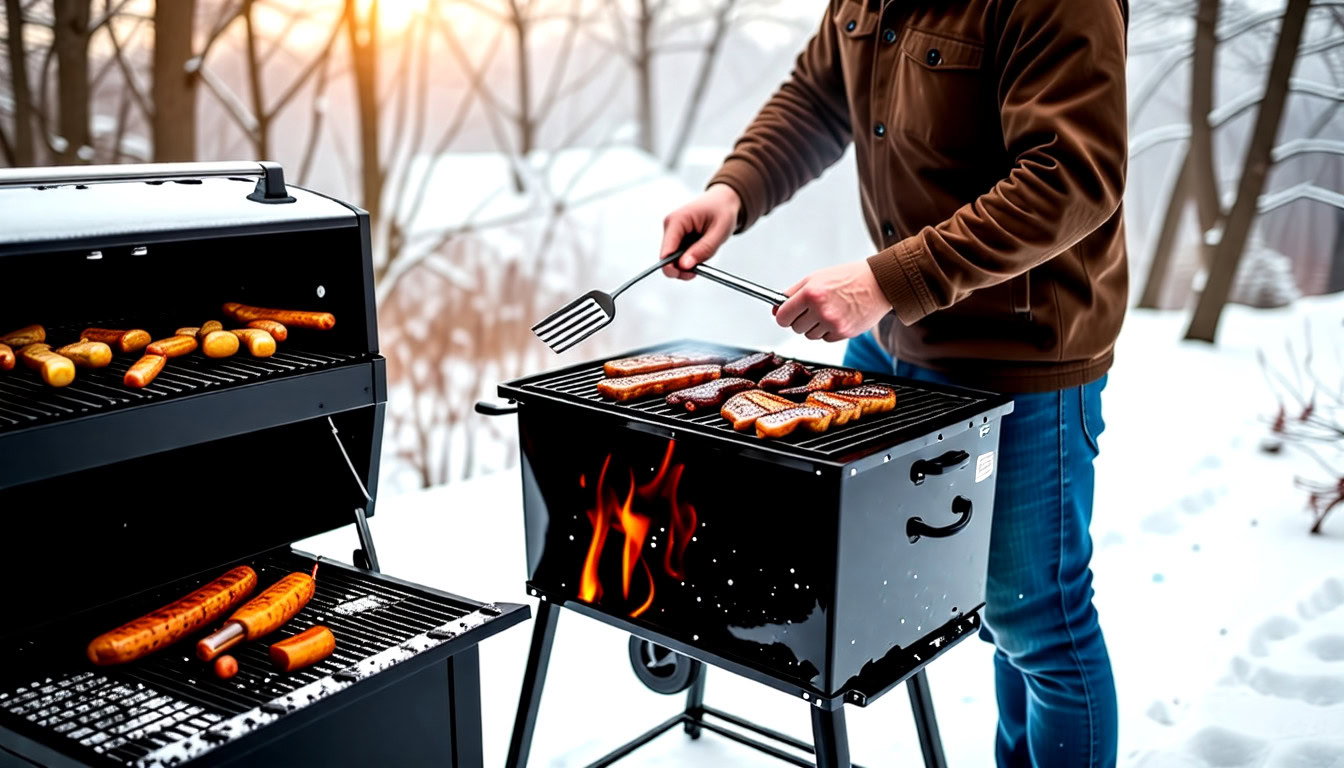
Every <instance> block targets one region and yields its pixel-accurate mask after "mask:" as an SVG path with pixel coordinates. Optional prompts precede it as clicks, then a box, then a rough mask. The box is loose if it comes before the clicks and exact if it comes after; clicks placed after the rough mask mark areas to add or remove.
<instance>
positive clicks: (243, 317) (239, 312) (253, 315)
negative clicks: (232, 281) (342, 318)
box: [224, 301, 336, 331]
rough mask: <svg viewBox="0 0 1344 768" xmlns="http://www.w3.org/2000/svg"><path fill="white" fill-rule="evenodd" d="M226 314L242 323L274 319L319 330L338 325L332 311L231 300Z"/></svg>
mask: <svg viewBox="0 0 1344 768" xmlns="http://www.w3.org/2000/svg"><path fill="white" fill-rule="evenodd" d="M224 314H226V315H228V316H229V317H231V318H233V319H234V320H237V321H238V322H240V323H250V322H252V321H253V320H274V321H276V322H277V323H283V324H284V325H285V326H287V327H289V328H312V329H313V330H317V331H326V330H330V329H331V328H332V327H333V326H335V325H336V316H335V315H333V314H331V313H330V312H300V311H298V310H293V309H266V308H265V307H249V306H248V305H246V304H239V303H237V302H234V301H231V302H229V303H228V304H225V305H224Z"/></svg>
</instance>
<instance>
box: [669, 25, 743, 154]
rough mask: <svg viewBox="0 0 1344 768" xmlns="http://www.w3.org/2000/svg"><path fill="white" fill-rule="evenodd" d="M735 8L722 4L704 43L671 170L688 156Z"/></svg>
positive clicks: (672, 148) (674, 146)
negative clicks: (687, 148) (693, 134)
mask: <svg viewBox="0 0 1344 768" xmlns="http://www.w3.org/2000/svg"><path fill="white" fill-rule="evenodd" d="M736 6H737V0H721V2H720V3H719V6H718V8H717V9H716V10H715V12H714V17H713V21H712V25H711V28H710V35H709V41H708V42H706V43H705V50H704V53H703V54H702V55H701V57H700V67H699V69H698V70H697V72H696V74H695V78H694V80H693V81H692V83H693V85H692V86H691V92H690V95H689V96H687V97H686V108H685V110H684V111H683V112H682V115H681V123H680V125H679V126H678V128H677V133H676V136H675V138H673V139H672V146H671V149H669V150H668V152H667V160H666V165H667V167H668V169H669V170H676V169H677V167H678V166H680V165H681V160H682V157H683V156H684V155H685V154H686V145H687V144H688V143H689V142H690V140H691V133H692V132H693V131H694V130H695V126H696V124H697V122H698V121H699V117H700V109H701V107H702V106H703V105H704V102H705V95H706V94H707V93H708V92H709V81H710V78H711V77H712V76H713V74H714V65H715V64H717V63H718V60H719V51H720V50H721V49H722V48H723V41H724V39H725V38H726V37H727V36H728V28H729V22H730V19H731V18H732V13H733V9H734V8H735V7H736Z"/></svg>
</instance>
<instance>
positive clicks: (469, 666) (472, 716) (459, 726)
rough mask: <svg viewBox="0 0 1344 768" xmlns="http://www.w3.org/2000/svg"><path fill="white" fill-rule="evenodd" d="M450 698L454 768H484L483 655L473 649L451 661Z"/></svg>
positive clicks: (449, 667) (449, 666) (449, 663)
mask: <svg viewBox="0 0 1344 768" xmlns="http://www.w3.org/2000/svg"><path fill="white" fill-rule="evenodd" d="M448 696H449V698H450V700H451V706H452V714H451V717H452V723H451V724H450V725H451V728H452V738H453V764H452V768H481V766H482V765H483V764H484V763H485V756H484V753H483V751H482V748H481V655H480V651H479V650H477V647H476V646H474V645H473V646H472V647H470V648H468V649H467V650H465V651H462V652H461V653H458V654H457V655H455V656H452V657H449V659H448Z"/></svg>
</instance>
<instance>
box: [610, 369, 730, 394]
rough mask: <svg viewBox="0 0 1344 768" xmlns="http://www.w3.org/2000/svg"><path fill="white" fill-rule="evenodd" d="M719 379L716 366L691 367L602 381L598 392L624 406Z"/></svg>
mask: <svg viewBox="0 0 1344 768" xmlns="http://www.w3.org/2000/svg"><path fill="white" fill-rule="evenodd" d="M719 375H720V369H719V366H717V365H691V366H687V367H685V368H671V369H668V370H664V371H655V372H653V373H639V374H635V375H634V376H622V377H620V378H614V379H603V380H601V381H599V382H597V391H598V392H600V393H601V394H602V396H603V397H607V398H611V399H612V400H616V401H618V402H625V401H627V400H634V399H635V398H637V397H644V396H645V395H661V394H663V393H664V392H675V391H676V390H679V389H686V388H687V387H693V386H695V385H697V384H703V383H705V382H706V381H711V380H713V379H717V378H719Z"/></svg>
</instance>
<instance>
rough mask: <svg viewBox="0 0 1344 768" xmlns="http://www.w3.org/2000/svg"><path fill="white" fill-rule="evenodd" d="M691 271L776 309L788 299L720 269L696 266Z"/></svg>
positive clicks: (702, 265)
mask: <svg viewBox="0 0 1344 768" xmlns="http://www.w3.org/2000/svg"><path fill="white" fill-rule="evenodd" d="M691 271H692V272H694V273H696V274H697V275H700V276H701V277H704V278H707V279H709V280H713V281H714V282H716V283H718V284H719V285H726V286H728V287H729V288H732V289H733V290H735V291H740V292H742V293H745V294H747V295H748V296H751V297H753V298H757V299H760V300H761V301H764V302H765V303H767V304H773V305H775V306H776V307H778V306H779V305H780V304H783V303H784V302H785V301H786V300H787V299H788V298H789V297H788V296H785V295H784V294H782V293H780V292H779V291H772V290H770V289H769V288H766V287H765V286H763V285H757V284H756V283H753V282H751V281H750V280H747V279H744V278H741V277H738V276H737V275H732V274H729V273H727V272H724V271H723V270H721V269H715V268H714V267H711V266H709V265H708V264H697V265H696V267H695V269H693V270H691Z"/></svg>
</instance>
